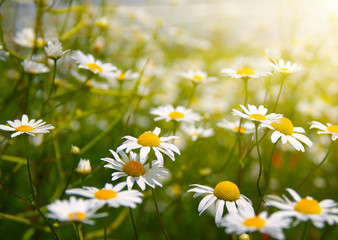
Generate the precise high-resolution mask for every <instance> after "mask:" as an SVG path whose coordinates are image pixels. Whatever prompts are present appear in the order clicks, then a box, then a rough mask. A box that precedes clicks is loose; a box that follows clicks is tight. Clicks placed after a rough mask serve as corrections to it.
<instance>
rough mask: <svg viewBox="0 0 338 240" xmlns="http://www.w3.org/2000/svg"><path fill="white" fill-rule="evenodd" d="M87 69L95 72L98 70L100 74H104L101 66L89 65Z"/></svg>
mask: <svg viewBox="0 0 338 240" xmlns="http://www.w3.org/2000/svg"><path fill="white" fill-rule="evenodd" d="M87 67H89V68H90V69H91V70H93V71H94V72H95V71H96V70H98V71H99V72H102V68H101V67H100V66H99V65H97V64H96V63H88V64H87Z"/></svg>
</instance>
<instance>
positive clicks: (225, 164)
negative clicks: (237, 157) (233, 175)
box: [212, 138, 238, 174]
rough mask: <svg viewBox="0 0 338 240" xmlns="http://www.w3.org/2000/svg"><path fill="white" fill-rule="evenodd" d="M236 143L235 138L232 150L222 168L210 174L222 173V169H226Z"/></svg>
mask: <svg viewBox="0 0 338 240" xmlns="http://www.w3.org/2000/svg"><path fill="white" fill-rule="evenodd" d="M237 141H238V138H236V141H235V142H234V145H233V146H232V148H231V150H230V154H229V156H228V158H227V159H226V160H225V162H224V165H223V166H222V167H220V168H219V169H218V170H216V171H213V172H212V174H215V173H219V172H222V171H223V170H224V169H226V167H227V166H228V164H229V163H230V160H231V158H232V156H233V154H234V152H235V149H236V145H237Z"/></svg>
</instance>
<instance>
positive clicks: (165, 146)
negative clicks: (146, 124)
mask: <svg viewBox="0 0 338 240" xmlns="http://www.w3.org/2000/svg"><path fill="white" fill-rule="evenodd" d="M160 132H161V129H160V128H158V127H156V128H155V129H154V131H152V132H150V131H149V132H144V133H142V134H141V135H140V136H139V137H138V138H135V137H132V136H124V137H123V138H126V139H127V140H126V141H124V142H123V143H122V145H121V146H119V147H118V148H117V149H116V152H121V151H122V150H124V149H126V152H127V153H128V152H129V151H130V150H133V149H137V148H141V150H140V159H141V161H143V160H144V161H145V159H146V158H147V156H148V154H149V152H150V150H151V149H153V150H154V152H155V156H156V158H157V160H158V161H159V162H160V164H163V156H162V153H164V154H166V155H167V156H168V157H170V159H171V160H173V161H175V156H174V152H175V153H177V154H178V155H180V154H181V153H180V150H179V149H178V148H177V147H176V146H175V145H174V144H172V143H169V141H171V140H173V139H175V138H178V137H176V136H170V137H159V136H158V135H159V134H160ZM161 152H162V153H161Z"/></svg>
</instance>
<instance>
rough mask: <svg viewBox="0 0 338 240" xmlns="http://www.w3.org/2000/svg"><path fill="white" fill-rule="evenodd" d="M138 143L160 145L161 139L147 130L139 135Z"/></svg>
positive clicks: (148, 145) (146, 145)
mask: <svg viewBox="0 0 338 240" xmlns="http://www.w3.org/2000/svg"><path fill="white" fill-rule="evenodd" d="M137 143H138V144H140V145H142V146H145V147H158V146H160V144H161V140H160V138H159V137H158V136H157V135H156V134H155V133H152V132H145V133H142V134H141V135H140V136H139V137H138V139H137Z"/></svg>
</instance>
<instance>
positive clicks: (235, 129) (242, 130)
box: [234, 127, 246, 133]
mask: <svg viewBox="0 0 338 240" xmlns="http://www.w3.org/2000/svg"><path fill="white" fill-rule="evenodd" d="M238 130H239V131H240V133H245V131H246V129H245V128H244V127H241V129H239V127H234V131H235V132H238Z"/></svg>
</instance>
